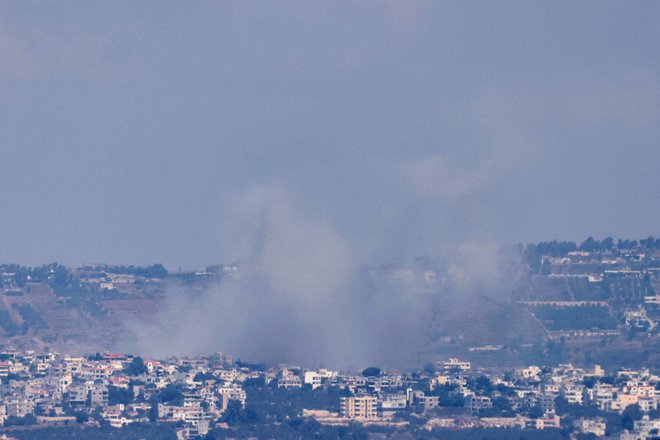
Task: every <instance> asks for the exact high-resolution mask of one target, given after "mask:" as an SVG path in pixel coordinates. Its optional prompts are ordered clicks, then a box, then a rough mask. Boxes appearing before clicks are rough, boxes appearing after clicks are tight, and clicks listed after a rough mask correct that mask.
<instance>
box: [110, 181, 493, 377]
mask: <svg viewBox="0 0 660 440" xmlns="http://www.w3.org/2000/svg"><path fill="white" fill-rule="evenodd" d="M229 217H230V218H229V220H228V222H227V225H228V226H227V228H226V230H225V232H224V235H225V237H227V241H228V244H227V248H226V249H227V250H226V252H225V254H226V255H227V256H234V257H236V258H238V267H239V269H238V270H237V273H236V274H235V275H233V276H231V277H228V278H226V279H225V280H223V281H222V282H220V283H219V284H218V285H215V286H213V287H212V288H210V289H208V290H207V291H204V292H201V293H197V294H191V293H190V292H186V291H185V290H184V289H182V288H181V289H176V288H173V289H171V290H170V291H169V292H168V297H169V299H168V301H167V303H166V304H165V305H164V307H163V308H162V310H161V311H160V312H159V313H158V314H157V315H156V316H154V317H153V319H150V320H149V321H147V322H129V323H127V324H126V327H127V328H128V329H129V334H128V339H126V340H124V341H121V342H120V344H119V347H118V348H120V349H122V350H127V351H134V352H138V353H144V354H147V355H151V356H159V357H162V356H168V355H183V354H197V353H205V352H213V351H223V352H228V353H232V354H234V355H236V356H239V357H241V358H243V359H247V360H251V361H255V362H256V361H269V362H296V363H298V362H299V363H303V364H305V365H326V366H333V367H345V368H355V367H364V366H367V365H370V364H377V365H381V366H399V367H400V366H411V365H416V364H418V363H419V360H418V359H417V355H418V353H419V352H420V350H421V348H422V347H423V345H424V344H425V343H426V341H427V335H426V334H425V331H426V326H427V324H428V323H429V322H430V318H431V315H432V314H433V313H440V315H446V314H454V313H458V311H459V309H458V308H447V307H444V306H443V307H436V306H434V304H445V305H446V304H456V303H457V301H456V300H457V298H453V299H452V300H450V301H448V300H447V295H455V296H456V294H458V296H460V297H462V298H463V299H464V300H466V301H467V300H469V295H470V292H471V291H472V290H474V289H477V288H478V289H484V288H492V287H493V286H496V285H498V279H499V277H500V276H501V275H502V269H503V264H502V263H501V261H502V260H501V258H500V252H499V249H498V248H497V247H496V246H495V245H493V244H488V245H486V246H483V245H480V244H477V243H474V244H469V245H465V246H463V247H461V248H458V249H452V250H449V249H447V250H445V251H446V252H447V254H446V256H445V259H444V261H446V263H443V264H438V265H436V266H435V269H429V268H423V270H422V271H421V272H420V267H417V268H415V267H413V268H411V269H404V270H400V271H394V272H390V271H385V272H379V271H376V272H373V271H371V272H368V271H366V270H364V269H361V268H360V265H359V264H358V263H359V262H358V261H356V259H355V258H354V255H355V254H356V251H355V249H357V248H359V245H358V244H355V243H348V242H347V241H346V240H345V239H343V237H342V236H341V235H340V234H338V233H337V232H336V231H335V230H334V229H333V228H332V227H331V226H329V225H328V224H327V223H325V222H323V221H320V220H315V219H312V218H309V217H307V216H306V215H305V214H304V213H303V212H302V211H301V210H299V209H298V208H297V207H296V206H295V204H294V203H293V202H292V200H291V197H290V196H289V195H288V194H287V193H286V192H285V191H284V190H283V189H282V188H279V187H261V188H257V189H255V190H253V191H250V192H249V193H247V194H245V195H244V196H243V197H241V198H239V199H238V200H237V202H236V203H234V204H233V206H232V209H231V215H230V216H229ZM227 258H228V257H227ZM434 270H436V271H439V272H441V274H440V278H442V282H441V283H436V272H434ZM370 274H371V275H370ZM374 277H375V278H374ZM129 339H130V340H129Z"/></svg>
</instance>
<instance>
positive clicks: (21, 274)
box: [0, 263, 69, 287]
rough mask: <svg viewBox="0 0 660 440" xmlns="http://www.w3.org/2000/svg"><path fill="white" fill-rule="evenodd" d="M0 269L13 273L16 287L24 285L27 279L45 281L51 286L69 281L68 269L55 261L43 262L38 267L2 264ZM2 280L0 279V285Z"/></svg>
mask: <svg viewBox="0 0 660 440" xmlns="http://www.w3.org/2000/svg"><path fill="white" fill-rule="evenodd" d="M0 271H1V272H3V273H13V274H14V281H15V283H16V285H17V286H18V287H24V286H25V285H26V283H27V282H28V281H31V282H35V283H46V284H48V285H50V286H52V287H65V286H66V285H67V284H68V282H69V271H68V270H67V268H66V267H64V266H62V265H61V264H57V263H50V264H44V265H42V266H38V267H24V266H20V265H18V264H2V265H0ZM1 283H2V280H1V279H0V287H5V286H3V285H1Z"/></svg>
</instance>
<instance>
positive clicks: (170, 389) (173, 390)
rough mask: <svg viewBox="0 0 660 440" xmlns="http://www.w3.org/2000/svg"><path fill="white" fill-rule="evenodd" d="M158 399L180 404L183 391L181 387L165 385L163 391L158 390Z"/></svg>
mask: <svg viewBox="0 0 660 440" xmlns="http://www.w3.org/2000/svg"><path fill="white" fill-rule="evenodd" d="M159 398H160V401H161V402H163V403H168V404H170V405H175V406H181V405H183V393H182V392H181V389H180V388H179V387H177V386H175V385H172V384H169V385H167V386H166V387H165V388H164V389H163V391H161V392H160V396H159Z"/></svg>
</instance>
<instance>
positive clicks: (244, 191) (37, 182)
mask: <svg viewBox="0 0 660 440" xmlns="http://www.w3.org/2000/svg"><path fill="white" fill-rule="evenodd" d="M658 22H660V4H658V3H657V2H632V3H630V2H625V3H624V2H604V1H598V2H579V3H575V2H557V3H545V4H532V3H530V2H497V3H494V2H421V1H420V2H415V1H406V2H361V3H353V2H300V3H293V2H285V3H279V2H278V3H262V2H193V3H188V2H187V3H175V2H137V3H136V2H88V1H84V2H82V1H81V2H65V3H60V2H58V3H53V2H50V3H47V2H29V1H20V2H18V1H16V2H13V1H3V2H1V3H0V153H1V155H0V163H1V164H2V168H1V172H0V194H1V196H2V199H3V202H4V203H3V206H4V208H5V211H4V215H3V216H2V217H1V218H0V230H1V231H2V234H0V259H1V260H3V261H14V262H17V263H21V264H38V263H39V264H40V263H43V262H49V261H58V262H60V263H63V264H80V263H83V262H107V263H118V264H119V263H121V264H147V263H149V264H150V263H154V262H160V263H163V264H165V265H166V266H167V267H168V268H169V269H171V270H176V269H177V268H178V267H183V268H203V267H205V266H206V265H208V264H213V263H218V262H223V263H229V262H233V261H237V260H239V259H240V258H245V256H246V255H247V254H246V252H247V251H246V250H245V247H241V246H242V245H245V243H243V244H242V245H241V244H240V243H239V244H237V243H236V236H239V235H240V236H243V237H247V238H244V240H243V241H244V242H245V240H247V241H249V240H254V239H255V236H254V235H252V236H251V235H250V234H252V233H255V232H254V231H256V230H257V229H255V228H253V230H252V232H250V231H249V230H246V229H249V228H250V227H252V226H251V223H250V222H258V221H259V220H258V219H257V218H256V217H258V216H259V215H260V214H259V212H261V211H260V210H263V209H266V208H265V206H267V205H269V204H273V203H275V204H279V202H277V201H278V200H279V201H283V200H285V201H286V203H287V204H290V205H291V206H292V208H290V209H289V208H281V207H280V208H275V209H274V210H271V211H269V212H270V213H271V214H270V215H271V216H272V217H271V218H270V221H272V222H274V223H273V224H272V225H271V226H270V228H271V229H273V230H272V231H270V232H269V233H270V234H274V238H272V240H275V241H276V240H284V241H286V243H287V246H289V248H288V250H289V251H290V252H291V253H292V254H295V255H298V254H299V253H300V252H302V251H304V252H303V253H305V252H321V254H318V253H317V254H315V257H316V258H317V260H318V261H320V260H323V262H325V258H326V257H327V258H329V259H331V262H332V263H337V264H335V265H333V269H332V271H339V272H341V271H343V270H345V269H344V268H345V267H347V266H349V265H355V264H360V263H363V262H366V263H370V264H372V263H384V262H390V261H404V260H407V259H409V258H411V257H413V256H416V255H438V254H442V253H443V248H444V247H447V246H464V245H466V243H468V244H469V243H471V242H475V241H478V242H483V241H487V242H497V243H517V242H527V241H538V240H545V239H554V238H558V239H573V240H579V239H583V238H584V237H586V236H588V235H594V236H599V237H604V236H606V235H613V236H632V237H643V236H647V235H649V234H654V233H655V234H658V233H659V232H660V231H658V230H657V218H658V215H660V196H659V195H658V191H657V186H658V183H660V182H659V180H660V177H659V176H660V174H658V172H657V165H658V163H660V148H658V147H659V146H658V138H659V137H658V134H659V131H660V71H659V68H660V57H658V56H657V53H659V52H660V43H659V42H660V27H658ZM615 182H616V184H614V183H615ZM273 200H275V202H274V201H273ZM614 205H616V206H617V209H613V206H614ZM239 211H240V213H238V214H237V212H239ZM237 215H238V216H239V217H238V218H239V220H236V219H237V217H236V216H237ZM255 216H256V217H255ZM289 216H293V217H292V218H294V219H295V221H294V225H298V226H299V227H294V228H293V229H291V228H292V226H291V222H289V221H288V219H289ZM281 224H286V225H287V226H286V227H287V228H288V230H280V229H279V225H281ZM257 235H258V234H257ZM314 240H318V243H330V248H329V249H328V248H325V249H323V250H320V251H318V250H317V251H313V248H314V246H315V245H314V246H312V248H310V246H311V245H313V243H312V242H313V241H314ZM273 246H278V245H277V243H274V244H273ZM264 252H266V253H267V252H268V251H264ZM325 253H327V254H328V255H326V254H325ZM317 260H314V258H312V261H311V264H316V261H317ZM260 264H261V263H260ZM278 264H279V263H278ZM281 264H284V265H287V264H288V265H293V264H294V263H292V262H291V260H290V259H289V260H285V262H284V263H281ZM319 264H320V263H319ZM292 269H293V268H291V267H278V268H276V269H273V273H282V271H284V272H286V273H289V272H288V271H290V270H292ZM333 274H334V272H331V274H330V275H333ZM299 281H300V282H301V283H303V286H304V285H305V283H307V280H304V279H303V280H299ZM330 287H332V286H331V285H328V288H330Z"/></svg>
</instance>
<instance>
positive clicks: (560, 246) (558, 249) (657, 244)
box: [522, 237, 660, 273]
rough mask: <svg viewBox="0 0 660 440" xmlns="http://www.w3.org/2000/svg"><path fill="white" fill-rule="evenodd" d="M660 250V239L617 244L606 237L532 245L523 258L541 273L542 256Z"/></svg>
mask: <svg viewBox="0 0 660 440" xmlns="http://www.w3.org/2000/svg"><path fill="white" fill-rule="evenodd" d="M637 248H643V249H660V238H659V239H656V238H654V237H648V238H645V239H642V240H639V241H637V240H627V239H626V240H624V239H619V240H617V241H616V242H615V241H614V239H613V238H612V237H606V238H604V239H603V240H596V239H594V238H593V237H589V238H587V239H586V240H584V241H583V242H582V243H581V244H580V245H578V244H576V243H575V242H574V241H557V240H552V241H542V242H540V243H536V244H534V243H530V244H528V245H527V246H525V248H524V249H523V250H522V256H523V258H524V259H525V261H526V262H527V263H528V264H529V266H530V268H531V269H532V270H533V271H534V272H537V273H539V272H540V271H541V269H542V267H541V256H550V257H565V256H566V255H568V253H569V252H574V251H584V252H608V251H609V252H613V251H616V250H629V249H637Z"/></svg>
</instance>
